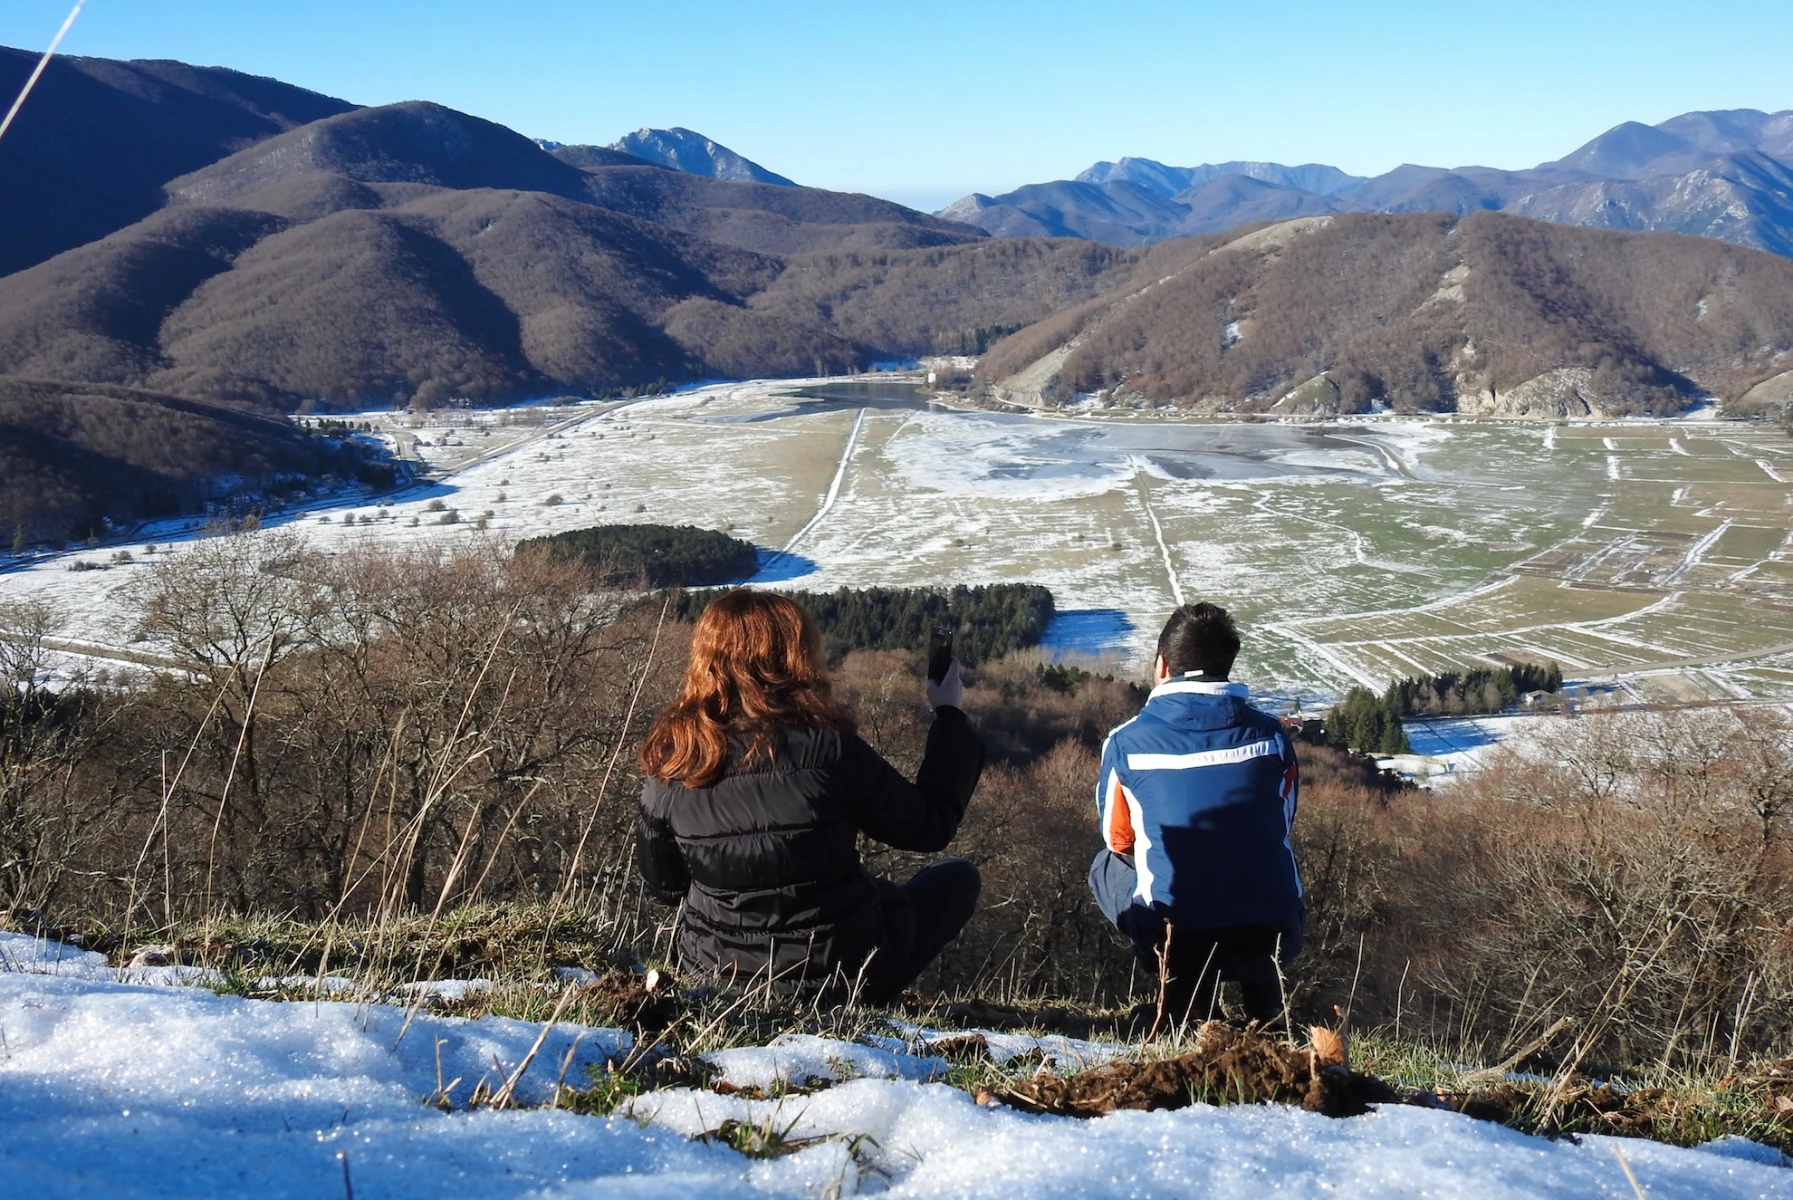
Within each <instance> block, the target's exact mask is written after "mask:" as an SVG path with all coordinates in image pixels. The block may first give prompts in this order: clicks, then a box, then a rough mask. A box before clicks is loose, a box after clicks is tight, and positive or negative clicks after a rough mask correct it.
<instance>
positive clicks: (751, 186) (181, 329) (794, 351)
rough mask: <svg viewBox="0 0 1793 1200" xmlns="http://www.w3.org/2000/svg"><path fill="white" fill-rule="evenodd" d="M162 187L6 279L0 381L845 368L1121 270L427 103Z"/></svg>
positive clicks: (167, 382) (330, 391)
mask: <svg viewBox="0 0 1793 1200" xmlns="http://www.w3.org/2000/svg"><path fill="white" fill-rule="evenodd" d="M168 194H169V197H170V203H169V205H168V207H166V208H164V209H163V210H161V211H159V212H156V213H154V214H152V215H151V216H149V217H148V218H146V219H144V220H142V221H140V222H137V223H136V224H134V225H131V226H129V227H127V228H125V229H121V230H119V231H117V232H115V233H113V234H111V235H110V236H108V237H106V238H103V239H101V240H99V241H97V242H94V243H91V244H89V245H86V246H82V247H79V248H77V249H74V250H71V251H68V252H65V253H64V254H61V255H58V256H57V257H55V258H53V259H51V260H50V261H48V262H44V263H40V264H38V265H36V266H34V267H31V268H30V269H28V270H25V271H21V272H18V273H15V274H14V275H12V276H9V277H6V278H4V279H0V373H4V374H13V375H27V376H33V377H43V378H55V379H67V380H76V381H84V382H100V383H110V384H119V385H128V386H139V387H149V388H155V389H160V390H166V391H174V392H179V393H183V394H188V395H195V396H204V397H209V398H213V399H219V400H229V401H240V402H247V403H251V404H256V405H260V406H264V407H269V408H277V409H289V410H290V409H293V408H296V407H299V406H301V405H305V404H307V403H309V404H312V405H317V406H322V407H326V408H329V407H348V406H356V405H363V404H370V403H371V404H385V403H404V402H406V401H407V400H409V399H410V398H412V397H414V396H416V395H417V393H418V392H419V390H420V389H423V388H424V387H425V386H426V385H428V386H429V387H430V389H431V391H432V393H433V394H437V395H443V396H445V395H458V396H468V397H472V398H475V399H481V400H492V401H501V400H510V399H516V398H520V397H525V396H539V395H544V394H553V393H555V392H567V391H572V392H581V393H585V392H592V391H597V390H601V389H603V388H606V387H614V386H625V385H632V384H639V383H644V382H649V381H653V380H655V379H669V380H679V379H689V378H693V377H701V376H706V375H707V376H717V375H722V376H750V375H762V376H763V375H791V374H809V373H821V372H832V371H846V370H849V369H852V368H856V367H863V366H865V365H867V364H868V363H869V362H870V361H872V359H874V358H877V357H894V356H901V355H909V354H915V353H926V352H929V351H933V350H935V349H955V348H957V346H958V345H959V344H960V342H961V341H962V340H963V338H964V336H965V335H966V334H967V333H968V332H970V331H971V330H973V329H975V328H977V327H990V326H1000V327H1002V328H1005V329H1012V328H1014V327H1017V326H1019V325H1023V324H1026V323H1029V322H1031V321H1034V320H1037V319H1038V318H1040V317H1043V316H1045V315H1047V314H1048V313H1051V312H1053V311H1056V310H1057V309H1059V308H1062V307H1064V306H1065V305H1067V304H1073V303H1080V302H1083V301H1085V300H1088V299H1090V298H1092V297H1093V296H1096V295H1099V294H1100V292H1101V289H1102V286H1103V285H1102V282H1101V280H1102V277H1103V276H1104V275H1106V274H1107V273H1109V272H1111V271H1113V270H1115V269H1117V268H1120V267H1124V266H1125V265H1127V262H1129V261H1130V260H1127V259H1126V258H1125V256H1122V255H1119V254H1117V253H1116V252H1114V251H1112V250H1109V249H1108V248H1106V247H1101V248H1098V247H1091V246H1088V245H1085V244H1081V243H1076V242H1066V243H1057V244H1046V245H1034V244H1030V245H1028V246H1025V247H1017V246H1013V245H1008V244H1004V243H997V242H993V241H991V240H990V239H987V238H984V237H983V236H982V235H981V234H979V233H978V232H977V231H975V230H971V229H968V228H966V227H964V226H953V225H950V224H948V223H947V222H944V221H940V220H937V219H935V218H932V217H928V216H925V215H923V214H920V213H916V212H913V211H912V210H909V209H904V208H902V207H901V206H899V205H894V204H891V203H889V202H887V201H882V200H876V199H873V198H871V197H866V196H850V195H841V194H838V193H832V192H822V191H818V190H816V189H809V188H793V187H778V186H773V185H769V184H758V183H726V182H721V181H717V180H713V179H706V178H701V177H698V176H693V175H686V174H681V173H678V172H675V171H671V170H667V169H664V168H661V167H655V166H648V165H637V166H626V165H625V166H600V167H596V168H591V169H580V168H578V167H575V166H572V165H570V164H568V163H565V162H562V161H560V160H559V159H557V158H555V157H554V156H552V155H550V154H548V153H547V152H545V151H543V150H542V149H541V148H540V147H538V146H537V145H536V144H535V143H533V142H531V141H529V140H528V139H526V138H523V137H521V136H520V135H518V134H515V133H513V132H511V131H510V130H508V129H505V128H503V127H502V126H498V125H494V124H492V123H490V122H487V121H481V120H479V119H478V118H474V117H469V116H467V115H466V114H463V113H457V112H454V111H453V110H450V109H445V108H442V107H441V106H439V105H434V104H426V103H421V102H419V103H408V104H399V105H391V106H388V107H385V108H375V109H361V110H356V111H354V112H351V113H347V114H343V115H341V116H337V117H332V118H329V119H326V120H322V121H318V122H316V123H314V124H311V125H307V126H304V127H302V128H299V129H295V130H291V131H289V132H287V133H285V134H282V135H280V136H277V137H274V138H271V139H268V140H266V141H264V142H262V143H260V144H257V145H255V146H252V147H249V148H248V149H245V150H243V151H241V152H239V153H237V154H234V155H231V156H228V157H226V158H224V159H222V160H221V161H219V162H216V163H213V164H210V165H209V166H207V167H205V168H202V169H201V170H199V171H196V172H192V173H190V174H188V175H185V176H182V177H180V178H178V179H175V180H173V181H172V182H171V183H170V184H169V186H168ZM687 229H691V230H695V231H696V232H688V231H687ZM754 246H759V247H766V246H771V247H774V248H775V249H776V250H777V251H778V253H776V254H774V253H768V252H764V251H763V250H756V249H752V248H749V247H754ZM1061 260H1062V262H1061ZM1061 266H1062V269H1060V267H1061ZM787 274H788V275H789V278H788V279H786V278H785V277H786V276H787ZM781 280H783V281H784V282H783V283H782V284H781V285H780V286H776V287H775V286H774V285H775V284H779V283H780V281H781Z"/></svg>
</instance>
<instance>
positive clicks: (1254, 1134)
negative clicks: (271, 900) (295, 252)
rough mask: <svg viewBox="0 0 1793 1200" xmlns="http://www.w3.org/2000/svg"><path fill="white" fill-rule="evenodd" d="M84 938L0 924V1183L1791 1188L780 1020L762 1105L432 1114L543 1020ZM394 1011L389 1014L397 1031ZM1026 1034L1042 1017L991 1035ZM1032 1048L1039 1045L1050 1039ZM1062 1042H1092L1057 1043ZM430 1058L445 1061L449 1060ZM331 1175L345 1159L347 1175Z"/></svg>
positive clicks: (1525, 1191) (424, 1191)
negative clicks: (277, 986) (1077, 1088)
mask: <svg viewBox="0 0 1793 1200" xmlns="http://www.w3.org/2000/svg"><path fill="white" fill-rule="evenodd" d="M111 974H112V973H110V972H108V970H107V969H106V968H105V966H104V964H103V961H101V960H100V959H99V956H97V955H87V954H83V953H81V952H79V951H71V950H67V949H65V948H60V947H54V946H46V945H45V944H43V943H39V942H35V941H34V940H33V939H29V938H24V937H20V936H18V935H14V934H0V1183H3V1184H4V1186H3V1187H0V1192H4V1194H5V1195H7V1196H8V1197H11V1196H19V1197H33V1198H36V1197H44V1198H58V1197H76V1196H79V1197H92V1196H130V1197H142V1198H150V1197H173V1196H182V1197H186V1196H226V1195H228V1196H241V1195H254V1196H255V1197H257V1200H282V1198H285V1197H335V1196H344V1195H346V1194H348V1193H349V1190H350V1188H351V1187H352V1189H353V1194H354V1195H356V1196H360V1197H363V1198H366V1197H380V1198H388V1197H424V1196H444V1195H454V1196H478V1197H481V1198H482V1200H503V1198H506V1197H535V1198H540V1200H547V1198H550V1197H552V1198H564V1200H577V1198H586V1197H591V1198H597V1197H604V1198H606V1200H608V1198H610V1197H688V1196H696V1195H701V1196H704V1197H706V1198H708V1200H724V1198H732V1197H765V1196H790V1197H821V1196H839V1195H851V1194H872V1193H877V1194H888V1195H891V1196H897V1197H904V1196H916V1197H920V1196H967V1197H972V1196H975V1197H1011V1196H1013V1197H1050V1196H1065V1197H1071V1196H1077V1197H1092V1198H1097V1200H1100V1198H1104V1197H1123V1196H1124V1197H1188V1196H1202V1197H1213V1198H1228V1197H1253V1198H1255V1197H1260V1196H1264V1195H1267V1194H1271V1193H1274V1194H1276V1195H1283V1196H1297V1197H1301V1196H1324V1195H1336V1194H1346V1195H1351V1196H1356V1197H1411V1196H1431V1197H1477V1198H1486V1200H1498V1198H1505V1197H1546V1196H1550V1197H1581V1196H1586V1197H1595V1196H1606V1197H1622V1196H1628V1195H1631V1194H1632V1193H1631V1191H1630V1187H1629V1184H1627V1183H1626V1182H1625V1178H1624V1175H1623V1171H1622V1168H1621V1166H1620V1161H1619V1150H1620V1149H1621V1148H1622V1151H1623V1154H1624V1157H1625V1160H1626V1161H1627V1162H1628V1163H1629V1165H1630V1166H1631V1169H1632V1170H1633V1171H1634V1172H1635V1173H1636V1174H1637V1177H1638V1179H1639V1182H1640V1183H1641V1184H1642V1186H1643V1187H1644V1188H1645V1190H1646V1192H1647V1194H1648V1195H1649V1196H1651V1197H1652V1198H1653V1200H1677V1198H1683V1197H1684V1198H1689V1200H1691V1198H1693V1197H1701V1198H1706V1197H1738V1198H1742V1197H1789V1198H1793V1170H1787V1169H1785V1168H1784V1167H1783V1166H1779V1165H1772V1164H1774V1163H1776V1162H1778V1161H1779V1156H1778V1154H1777V1153H1776V1152H1774V1151H1771V1150H1768V1149H1767V1148H1765V1147H1761V1146H1758V1145H1755V1144H1754V1143H1750V1142H1745V1141H1742V1140H1741V1139H1727V1140H1726V1141H1725V1142H1723V1143H1719V1144H1714V1145H1713V1146H1711V1147H1707V1148H1702V1149H1699V1150H1683V1149H1676V1148H1673V1147H1668V1146H1662V1145H1657V1144H1654V1143H1649V1142H1641V1141H1635V1140H1626V1141H1623V1142H1618V1141H1615V1140H1614V1139H1610V1138H1604V1137H1582V1138H1579V1139H1577V1140H1576V1141H1574V1142H1570V1141H1567V1140H1564V1141H1559V1142H1550V1141H1546V1140H1543V1139H1540V1138H1531V1137H1526V1136H1524V1135H1522V1134H1518V1133H1514V1132H1513V1131H1511V1130H1507V1129H1504V1128H1501V1127H1498V1126H1494V1125H1489V1124H1484V1123H1479V1122H1476V1121H1472V1120H1470V1119H1469V1118H1466V1117H1461V1116H1456V1115H1454V1114H1449V1113H1440V1112H1434V1111H1429V1110H1423V1109H1417V1108H1400V1107H1390V1108H1385V1109H1383V1110H1381V1111H1378V1112H1375V1113H1372V1114H1370V1115H1368V1116H1363V1117H1356V1118H1352V1119H1350V1120H1342V1121H1341V1120H1332V1119H1329V1118H1326V1117H1321V1116H1316V1115H1313V1114H1310V1113H1304V1112H1301V1111H1299V1110H1295V1109H1290V1108H1281V1107H1233V1108H1213V1107H1209V1106H1206V1105H1196V1106H1194V1107H1191V1108H1188V1109H1184V1110H1182V1111H1179V1112H1169V1113H1134V1112H1128V1113H1116V1114H1113V1115H1111V1116H1108V1117H1104V1118H1102V1119H1099V1120H1094V1121H1076V1120H1072V1119H1069V1118H1058V1117H1040V1116H1030V1115H1027V1114H1024V1113H1020V1112H1016V1111H1014V1110H1012V1109H1007V1108H1002V1107H992V1108H983V1107H979V1106H978V1105H976V1104H975V1103H974V1102H973V1100H972V1098H971V1097H970V1096H969V1095H967V1094H966V1093H965V1092H963V1091H959V1090H957V1089H954V1088H951V1087H948V1086H946V1085H944V1084H940V1083H928V1082H923V1081H924V1080H927V1079H929V1078H932V1077H934V1076H936V1075H938V1074H939V1073H940V1070H941V1068H942V1067H943V1066H944V1064H943V1061H942V1060H940V1059H937V1058H931V1057H928V1056H926V1055H925V1051H924V1053H923V1055H921V1056H913V1055H909V1054H906V1053H904V1052H903V1051H902V1050H901V1049H900V1047H901V1046H903V1045H906V1044H913V1043H915V1042H917V1041H920V1042H926V1041H929V1040H937V1038H938V1036H940V1035H939V1034H938V1033H937V1032H935V1031H925V1030H918V1029H910V1030H908V1031H907V1033H908V1037H907V1039H892V1040H891V1041H889V1042H887V1043H885V1044H882V1045H879V1046H861V1045H855V1044H849V1043H844V1042H829V1041H826V1040H824V1039H820V1038H807V1039H806V1038H790V1039H784V1040H781V1041H780V1042H779V1043H776V1044H774V1045H772V1046H768V1047H764V1048H759V1049H754V1048H746V1049H740V1050H730V1051H724V1052H721V1053H719V1054H717V1055H715V1056H714V1058H715V1059H716V1060H717V1061H718V1063H719V1065H723V1066H725V1068H726V1069H727V1071H728V1074H729V1075H730V1077H731V1078H732V1077H736V1076H739V1077H740V1079H742V1080H747V1079H750V1078H751V1079H755V1080H766V1081H769V1080H771V1079H772V1078H774V1077H775V1076H776V1077H782V1078H790V1077H791V1076H793V1075H797V1074H799V1073H803V1074H809V1075H824V1076H832V1077H835V1078H838V1079H842V1080H843V1082H841V1083H840V1084H838V1085H837V1086H834V1087H832V1088H829V1089H827V1090H824V1091H820V1092H817V1093H814V1094H810V1095H799V1096H788V1097H785V1098H783V1099H779V1100H764V1101H750V1100H746V1099H744V1098H742V1097H740V1096H722V1095H718V1094H716V1093H714V1092H708V1091H702V1092H700V1091H690V1090H673V1091H663V1092H650V1093H646V1094H644V1095H642V1096H639V1097H637V1098H635V1099H634V1100H632V1101H630V1102H629V1103H628V1104H627V1105H626V1106H625V1108H624V1109H622V1110H620V1111H619V1112H618V1113H617V1114H616V1115H614V1116H612V1117H610V1118H598V1117H581V1116H575V1115H572V1114H570V1113H567V1112H564V1111H558V1110H550V1109H543V1108H536V1109H528V1108H524V1109H521V1110H509V1111H503V1112H499V1111H492V1110H478V1111H466V1110H458V1111H443V1110H442V1109H440V1108H437V1107H433V1106H431V1105H429V1104H426V1103H425V1097H427V1096H430V1095H431V1094H433V1093H435V1092H437V1090H438V1089H439V1088H443V1087H445V1086H447V1085H449V1084H450V1083H451V1082H452V1081H454V1080H455V1079H456V1078H457V1077H458V1078H459V1080H460V1082H459V1083H458V1084H457V1085H455V1086H454V1087H453V1088H452V1091H453V1094H454V1095H455V1096H456V1097H458V1098H461V1099H464V1098H465V1096H466V1095H467V1093H468V1091H469V1090H471V1087H472V1085H473V1083H474V1082H475V1081H476V1080H477V1079H478V1078H480V1077H481V1076H482V1075H484V1077H485V1078H486V1079H487V1080H488V1081H493V1080H497V1079H500V1078H502V1077H505V1076H507V1075H508V1074H510V1073H512V1072H515V1071H516V1069H517V1066H518V1065H519V1064H520V1063H521V1062H522V1061H523V1060H524V1058H525V1057H526V1056H527V1055H528V1053H529V1049H530V1047H531V1046H533V1045H534V1044H535V1043H536V1041H537V1040H538V1038H540V1037H541V1027H540V1026H537V1025H533V1024H529V1023H526V1022H520V1021H513V1020H505V1019H498V1018H484V1019H481V1020H466V1019H459V1018H448V1017H436V1016H430V1015H420V1016H418V1017H416V1019H415V1020H414V1021H413V1022H412V1024H411V1026H410V1028H409V1029H408V1030H405V1029H404V1023H405V1013H404V1011H403V1010H402V1009H399V1008H394V1007H387V1006H383V1005H355V1004H349V1003H341V1002H331V1001H308V1000H306V1001H289V1002H285V1003H275V1002H270V1001H259V1000H245V999H242V998H239V997H234V996H220V995H215V994H213V993H211V992H209V991H206V990H203V989H200V988H178V987H148V986H143V985H141V984H134V983H128V982H120V981H118V979H117V978H116V977H115V976H114V977H110V978H109V977H108V976H109V975H111ZM401 1035H402V1036H401ZM989 1036H990V1038H991V1040H992V1048H993V1050H996V1051H997V1052H998V1054H999V1056H1000V1055H1001V1054H1004V1053H1006V1052H1007V1051H1009V1050H1016V1051H1024V1050H1025V1049H1028V1048H1031V1047H1030V1046H1028V1045H1027V1043H1030V1042H1036V1041H1044V1040H1036V1039H1014V1040H1015V1043H1016V1044H1015V1045H1013V1046H1010V1045H1008V1044H1006V1043H1003V1044H1001V1045H998V1039H999V1038H1000V1036H1001V1035H989ZM542 1040H543V1044H542V1047H541V1050H540V1052H539V1054H538V1055H537V1057H536V1058H535V1059H534V1060H533V1062H532V1063H531V1065H530V1067H529V1069H528V1070H527V1071H526V1072H524V1073H523V1074H522V1076H521V1078H520V1082H519V1085H518V1088H517V1095H518V1098H519V1099H520V1100H521V1101H522V1102H524V1103H525V1104H529V1103H537V1102H540V1101H541V1100H542V1099H544V1098H545V1097H546V1096H548V1095H549V1094H550V1092H551V1089H552V1087H553V1086H554V1082H555V1080H556V1078H557V1077H558V1076H559V1074H560V1072H561V1070H562V1068H563V1064H564V1066H565V1069H566V1071H567V1078H568V1079H569V1080H570V1081H577V1082H581V1083H582V1082H584V1079H583V1076H584V1068H585V1067H586V1066H587V1065H588V1064H590V1063H593V1062H597V1061H600V1060H601V1059H602V1057H603V1056H604V1054H605V1053H607V1052H615V1051H617V1050H619V1049H620V1048H622V1047H623V1046H624V1045H626V1043H627V1037H626V1035H624V1034H622V1033H619V1032H617V1031H615V1030H601V1029H584V1028H573V1027H559V1028H555V1029H553V1030H551V1031H550V1032H549V1033H548V1035H547V1037H546V1038H545V1039H542ZM1041 1048H1042V1049H1044V1048H1046V1047H1045V1046H1043V1045H1042V1047H1041ZM1058 1049H1059V1050H1060V1051H1062V1052H1063V1053H1064V1054H1065V1055H1068V1056H1069V1057H1071V1058H1072V1059H1075V1058H1076V1056H1077V1055H1080V1054H1090V1055H1095V1054H1097V1053H1099V1052H1100V1049H1101V1048H1100V1047H1091V1046H1089V1045H1087V1044H1079V1045H1075V1046H1074V1045H1070V1044H1069V1043H1067V1044H1066V1045H1065V1046H1061V1047H1058ZM438 1056H439V1061H440V1064H441V1065H440V1073H438V1066H437V1063H438ZM730 1119H733V1120H737V1121H746V1122H750V1123H754V1124H758V1125H762V1126H767V1127H770V1128H772V1129H774V1130H778V1131H782V1133H783V1135H784V1136H785V1137H786V1138H788V1139H791V1140H793V1141H798V1142H800V1143H802V1144H803V1145H804V1148H802V1149H800V1150H798V1151H797V1152H796V1153H793V1154H790V1155H788V1156H785V1157H781V1158H775V1159H769V1160H755V1159H750V1158H747V1157H744V1156H742V1155H740V1154H738V1153H736V1152H735V1151H734V1150H732V1149H730V1148H728V1147H727V1146H725V1145H723V1144H722V1143H721V1142H720V1141H719V1140H715V1139H712V1140H708V1141H706V1140H703V1139H701V1138H699V1137H698V1136H697V1135H701V1134H705V1133H708V1132H710V1131H714V1130H716V1129H718V1128H719V1127H720V1126H721V1125H722V1123H723V1122H724V1121H726V1120H730ZM345 1172H346V1175H347V1181H346V1182H345Z"/></svg>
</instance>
